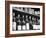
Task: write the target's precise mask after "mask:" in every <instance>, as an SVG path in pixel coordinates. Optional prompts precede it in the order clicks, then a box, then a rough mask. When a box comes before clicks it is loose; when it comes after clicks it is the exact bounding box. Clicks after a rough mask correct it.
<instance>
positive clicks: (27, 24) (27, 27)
mask: <svg viewBox="0 0 46 38" xmlns="http://www.w3.org/2000/svg"><path fill="white" fill-rule="evenodd" d="M26 29H27V30H29V20H28V16H26Z"/></svg>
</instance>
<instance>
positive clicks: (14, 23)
mask: <svg viewBox="0 0 46 38" xmlns="http://www.w3.org/2000/svg"><path fill="white" fill-rule="evenodd" d="M13 28H14V31H15V30H16V22H13Z"/></svg>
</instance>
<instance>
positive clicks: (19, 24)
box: [17, 19, 21, 30]
mask: <svg viewBox="0 0 46 38" xmlns="http://www.w3.org/2000/svg"><path fill="white" fill-rule="evenodd" d="M17 26H18V30H21V21H20V19H19V20H18V25H17Z"/></svg>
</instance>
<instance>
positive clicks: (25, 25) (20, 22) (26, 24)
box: [13, 14, 39, 30]
mask: <svg viewBox="0 0 46 38" xmlns="http://www.w3.org/2000/svg"><path fill="white" fill-rule="evenodd" d="M38 20H39V19H37V18H34V17H32V16H28V15H26V16H25V15H22V16H21V15H20V14H18V15H17V16H15V14H13V24H14V29H15V30H32V29H33V24H35V25H36V24H37V23H38V22H39V21H38ZM15 27H16V28H15Z"/></svg>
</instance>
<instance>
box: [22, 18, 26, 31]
mask: <svg viewBox="0 0 46 38" xmlns="http://www.w3.org/2000/svg"><path fill="white" fill-rule="evenodd" d="M22 23H23V25H22V30H26V26H25V20H24V19H23V21H22Z"/></svg>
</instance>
